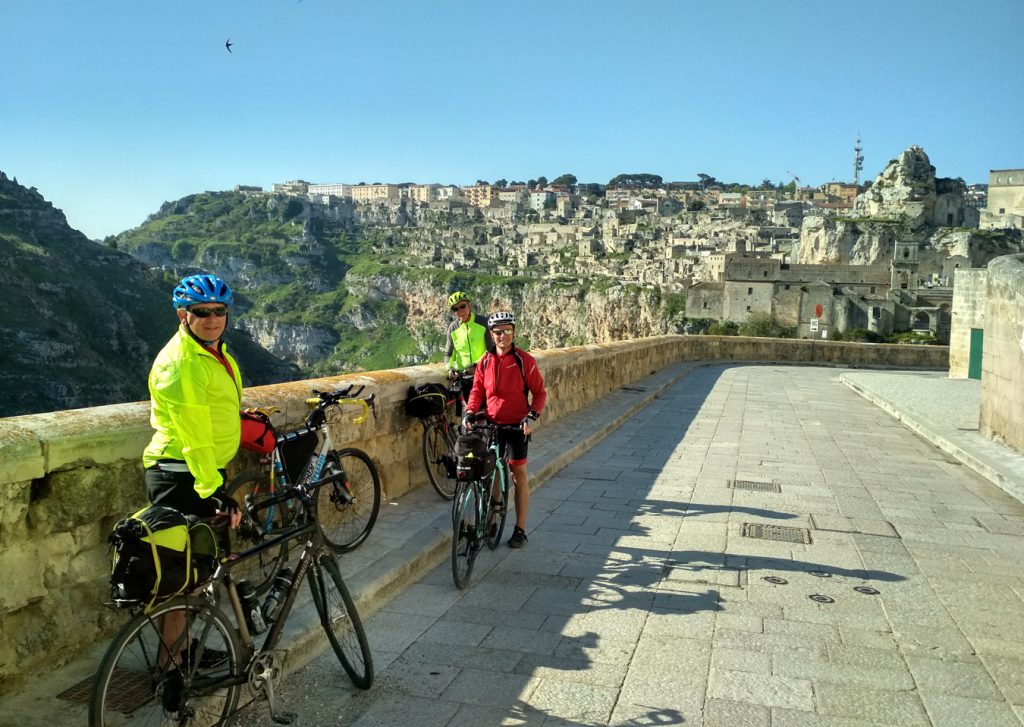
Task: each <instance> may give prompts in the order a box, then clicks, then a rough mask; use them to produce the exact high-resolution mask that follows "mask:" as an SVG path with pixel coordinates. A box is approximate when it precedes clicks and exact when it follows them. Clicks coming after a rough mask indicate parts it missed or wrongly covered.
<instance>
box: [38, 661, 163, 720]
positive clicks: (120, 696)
mask: <svg viewBox="0 0 1024 727" xmlns="http://www.w3.org/2000/svg"><path fill="white" fill-rule="evenodd" d="M94 680H95V677H94V676H90V677H88V678H87V679H84V680H82V681H81V682H79V683H78V684H76V685H75V686H73V687H71V688H70V689H65V690H64V691H63V692H61V693H60V694H58V695H57V698H58V699H67V700H69V701H72V702H84V703H85V704H88V703H89V702H91V701H92V685H93V681H94ZM111 687H112V688H111V689H110V691H109V692H107V708H108V709H113V710H115V711H117V712H120V713H121V714H131V713H132V712H134V711H135V710H136V709H138V708H139V707H141V706H142V705H143V704H145V703H146V702H148V701H149V700H150V699H152V698H153V679H152V678H151V677H150V675H149V674H147V673H145V672H138V671H129V670H128V669H121V668H120V667H117V668H115V669H114V674H113V676H112V677H111Z"/></svg>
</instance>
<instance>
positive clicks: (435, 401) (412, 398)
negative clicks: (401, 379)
mask: <svg viewBox="0 0 1024 727" xmlns="http://www.w3.org/2000/svg"><path fill="white" fill-rule="evenodd" d="M447 405H448V389H446V388H445V387H444V386H442V385H441V384H421V385H420V386H410V387H409V391H408V392H407V393H406V395H405V413H406V414H408V415H409V416H411V417H416V418H417V419H426V418H427V417H430V416H437V415H438V414H441V413H442V412H444V409H445V407H446V406H447Z"/></svg>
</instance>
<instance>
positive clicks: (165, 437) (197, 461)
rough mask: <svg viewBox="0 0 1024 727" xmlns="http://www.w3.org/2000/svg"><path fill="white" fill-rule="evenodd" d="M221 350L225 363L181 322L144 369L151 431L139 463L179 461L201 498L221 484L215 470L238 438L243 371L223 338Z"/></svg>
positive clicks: (232, 453)
mask: <svg viewBox="0 0 1024 727" xmlns="http://www.w3.org/2000/svg"><path fill="white" fill-rule="evenodd" d="M220 352H221V355H223V357H224V361H225V363H226V364H227V367H226V366H225V364H224V363H221V362H220V361H219V360H218V359H217V357H216V356H215V355H214V354H213V352H211V351H210V350H209V349H208V348H206V347H204V346H203V345H201V344H200V343H199V342H198V341H197V340H196V339H194V338H193V337H192V336H191V334H189V332H188V330H187V329H186V328H185V326H184V325H182V326H180V327H179V328H178V332H177V333H176V334H175V335H174V337H173V338H171V340H170V341H168V342H167V345H166V346H164V347H163V350H162V351H160V353H159V354H157V357H156V360H155V361H154V362H153V368H152V369H151V370H150V372H149V395H150V398H151V399H152V401H153V403H152V410H151V413H150V417H149V422H150V424H151V425H152V426H153V428H154V429H155V430H156V432H155V433H154V434H153V439H152V440H151V441H150V443H149V446H148V447H146V451H145V452H144V453H143V455H142V463H143V465H144V466H146V467H152V466H153V465H155V464H156V463H157V462H158V461H160V460H184V462H185V463H186V464H187V465H188V469H189V472H191V473H192V476H193V477H195V478H196V485H195V487H196V492H197V493H199V496H200V497H209V496H210V495H212V494H213V492H214V490H216V489H217V488H218V487H220V485H221V484H222V478H221V475H220V473H219V472H218V471H217V470H219V469H223V468H224V467H226V466H227V464H228V462H230V461H231V459H232V458H233V457H234V456H235V453H236V452H237V451H238V441H239V439H240V438H241V423H240V419H239V413H238V411H239V405H240V404H241V401H242V376H241V374H240V373H239V371H238V364H237V363H235V360H234V359H233V358H232V357H231V356H230V355H229V354H228V353H227V351H225V350H224V344H223V343H222V344H221V348H220ZM228 367H230V369H231V372H230V373H228Z"/></svg>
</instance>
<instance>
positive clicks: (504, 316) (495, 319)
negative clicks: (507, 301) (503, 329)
mask: <svg viewBox="0 0 1024 727" xmlns="http://www.w3.org/2000/svg"><path fill="white" fill-rule="evenodd" d="M515 324H516V317H515V315H514V314H513V313H512V311H510V310H500V311H498V312H497V313H491V315H490V317H489V318H488V319H487V328H488V330H489V329H491V328H494V327H495V326H502V325H509V326H515Z"/></svg>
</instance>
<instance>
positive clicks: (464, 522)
mask: <svg viewBox="0 0 1024 727" xmlns="http://www.w3.org/2000/svg"><path fill="white" fill-rule="evenodd" d="M479 502H480V492H479V490H478V489H477V484H476V483H475V482H473V483H470V484H469V485H463V486H460V487H459V488H458V492H457V494H456V500H455V503H456V504H455V510H454V516H453V522H454V526H453V531H452V580H454V581H455V587H456V588H458V589H459V590H460V591H461V590H462V589H464V588H465V587H466V586H467V585H468V584H469V578H470V576H471V575H473V564H474V563H475V562H476V554H477V553H478V552H479V551H480V542H479V539H478V536H477V530H478V527H477V526H478V524H479V518H480V506H479Z"/></svg>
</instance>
